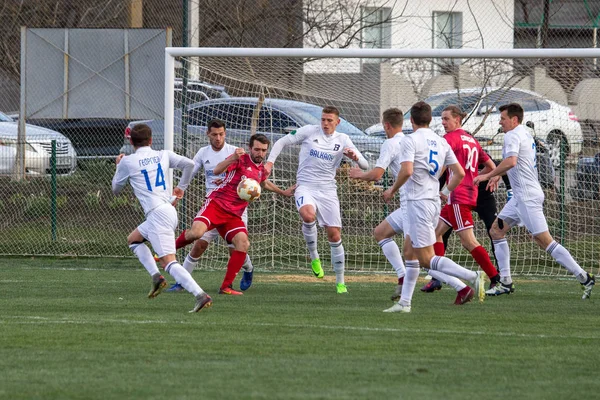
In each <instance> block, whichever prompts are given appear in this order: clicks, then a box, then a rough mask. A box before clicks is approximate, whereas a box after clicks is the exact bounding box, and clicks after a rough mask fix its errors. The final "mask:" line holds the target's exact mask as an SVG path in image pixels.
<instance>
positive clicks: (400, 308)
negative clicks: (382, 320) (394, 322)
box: [383, 303, 410, 313]
mask: <svg viewBox="0 0 600 400" xmlns="http://www.w3.org/2000/svg"><path fill="white" fill-rule="evenodd" d="M383 312H403V313H409V312H410V306H403V305H402V304H400V303H396V304H394V305H393V306H391V307H390V308H386V309H385V310H383Z"/></svg>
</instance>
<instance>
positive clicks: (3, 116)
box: [0, 112, 14, 122]
mask: <svg viewBox="0 0 600 400" xmlns="http://www.w3.org/2000/svg"><path fill="white" fill-rule="evenodd" d="M0 122H14V121H13V120H12V118H10V117H9V116H8V115H6V114H3V113H1V112H0Z"/></svg>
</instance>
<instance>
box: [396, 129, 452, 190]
mask: <svg viewBox="0 0 600 400" xmlns="http://www.w3.org/2000/svg"><path fill="white" fill-rule="evenodd" d="M407 161H410V162H412V163H413V174H412V175H411V177H410V178H408V181H406V183H405V184H404V186H405V187H406V199H407V200H408V201H414V200H435V201H438V202H439V201H440V183H439V178H440V176H441V175H442V171H443V167H444V166H445V165H452V164H456V163H457V162H458V161H457V160H456V156H455V155H454V152H453V151H452V149H451V148H450V146H449V145H448V142H446V139H444V138H443V137H440V136H438V135H437V134H436V133H435V132H434V131H432V130H431V129H429V128H419V129H417V130H416V131H414V132H413V133H412V134H410V135H406V136H405V137H404V139H403V140H402V153H401V155H400V162H401V163H402V162H407Z"/></svg>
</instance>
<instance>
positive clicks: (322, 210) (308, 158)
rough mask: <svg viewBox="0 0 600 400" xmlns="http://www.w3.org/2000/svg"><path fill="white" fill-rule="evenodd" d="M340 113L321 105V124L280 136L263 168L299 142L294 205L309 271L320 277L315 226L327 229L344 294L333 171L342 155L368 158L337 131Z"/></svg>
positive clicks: (363, 163) (360, 161) (361, 162)
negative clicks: (307, 252) (297, 214)
mask: <svg viewBox="0 0 600 400" xmlns="http://www.w3.org/2000/svg"><path fill="white" fill-rule="evenodd" d="M339 123H340V112H339V111H338V109H337V108H335V107H325V108H323V113H322V114H321V126H319V125H307V126H304V127H302V128H300V129H298V130H296V131H293V132H291V133H290V134H289V135H286V136H285V137H283V138H281V139H279V140H278V141H277V142H276V143H275V145H274V146H273V149H272V150H271V153H270V154H269V158H268V160H267V163H266V164H265V171H266V172H267V173H269V172H270V171H271V168H272V167H273V164H274V163H275V160H277V156H279V153H281V150H283V148H284V147H285V146H289V145H292V144H296V143H299V144H301V148H300V156H299V165H298V172H297V174H296V184H297V185H298V186H297V188H296V192H295V199H296V208H297V209H298V212H299V213H300V218H302V233H303V234H304V239H305V240H306V245H307V246H308V250H309V252H310V257H311V259H312V263H311V266H312V270H313V273H314V274H315V276H316V277H317V278H323V275H324V272H323V268H322V267H321V261H320V259H319V253H318V252H317V226H316V221H317V220H318V222H319V225H320V226H324V227H325V228H326V230H327V240H328V241H329V246H330V248H331V262H332V264H333V270H334V271H335V280H336V291H337V293H347V292H348V289H347V288H346V284H345V282H344V264H345V256H344V246H342V218H341V215H340V202H339V200H338V196H337V187H336V182H335V173H336V170H337V168H338V167H339V166H340V162H341V161H342V158H343V157H344V156H346V157H349V158H350V159H352V160H354V161H356V162H358V165H359V166H360V167H361V168H362V169H367V168H368V166H369V164H368V163H367V160H365V158H364V157H363V156H362V154H360V152H359V151H358V150H357V149H356V146H354V144H353V143H352V140H350V138H349V137H348V135H346V134H345V133H340V132H336V130H335V128H336V127H337V126H338V124H339Z"/></svg>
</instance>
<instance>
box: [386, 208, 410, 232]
mask: <svg viewBox="0 0 600 400" xmlns="http://www.w3.org/2000/svg"><path fill="white" fill-rule="evenodd" d="M385 220H386V221H387V222H388V224H390V226H391V227H392V229H393V230H394V232H396V233H397V234H402V233H404V232H405V231H404V230H405V229H406V227H407V223H406V222H405V221H406V206H405V205H402V207H400V208H398V209H396V210H395V211H394V212H393V213H391V214H390V215H388V216H387V217H385Z"/></svg>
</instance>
